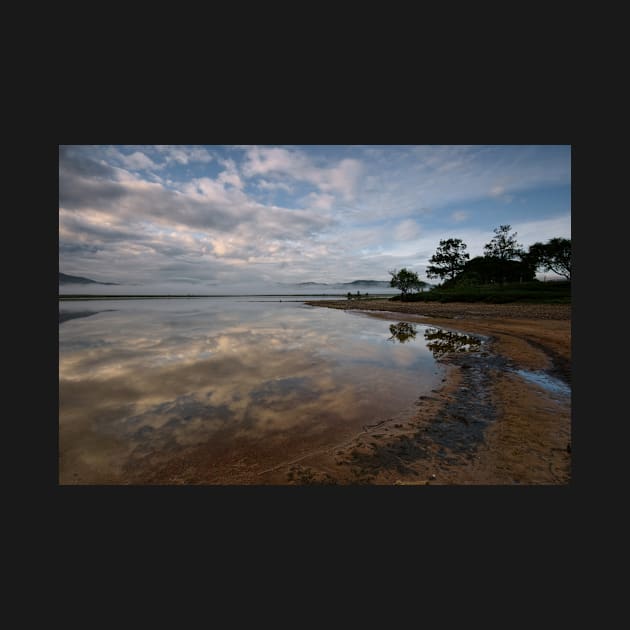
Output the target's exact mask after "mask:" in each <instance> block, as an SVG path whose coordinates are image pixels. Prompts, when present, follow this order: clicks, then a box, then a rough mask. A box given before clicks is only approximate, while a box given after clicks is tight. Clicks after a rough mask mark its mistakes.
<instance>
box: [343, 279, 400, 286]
mask: <svg viewBox="0 0 630 630" xmlns="http://www.w3.org/2000/svg"><path fill="white" fill-rule="evenodd" d="M342 284H343V285H348V286H352V285H356V284H360V285H361V286H362V287H388V286H389V280H353V281H352V282H342Z"/></svg>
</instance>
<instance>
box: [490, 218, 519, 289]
mask: <svg viewBox="0 0 630 630" xmlns="http://www.w3.org/2000/svg"><path fill="white" fill-rule="evenodd" d="M511 229H512V226H511V225H500V226H499V227H498V228H494V230H493V231H494V238H493V239H492V240H491V241H490V242H489V243H487V244H486V245H484V250H485V252H486V258H494V259H495V260H496V261H497V263H498V267H499V269H500V270H501V273H500V279H501V284H503V283H504V282H505V280H506V277H507V267H508V266H509V265H508V263H509V262H510V261H511V260H513V259H514V258H516V257H517V256H519V257H520V256H522V254H523V248H522V246H521V245H519V244H518V243H517V242H516V232H514V233H513V234H510V230H511Z"/></svg>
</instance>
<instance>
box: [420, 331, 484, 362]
mask: <svg viewBox="0 0 630 630" xmlns="http://www.w3.org/2000/svg"><path fill="white" fill-rule="evenodd" d="M424 338H425V339H426V341H427V342H428V343H427V348H429V350H431V352H432V353H433V356H434V357H435V358H437V357H441V356H442V355H443V354H446V353H447V352H475V351H477V350H479V347H480V345H481V342H480V341H479V339H477V338H476V337H472V336H471V335H463V334H461V333H456V332H453V331H450V330H442V329H440V328H427V329H426V331H425V333H424Z"/></svg>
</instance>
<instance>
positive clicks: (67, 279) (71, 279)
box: [59, 271, 118, 284]
mask: <svg viewBox="0 0 630 630" xmlns="http://www.w3.org/2000/svg"><path fill="white" fill-rule="evenodd" d="M59 284H118V283H116V282H97V281H96V280H90V279H89V278H82V277H81V276H69V275H68V274H66V273H61V271H60V272H59Z"/></svg>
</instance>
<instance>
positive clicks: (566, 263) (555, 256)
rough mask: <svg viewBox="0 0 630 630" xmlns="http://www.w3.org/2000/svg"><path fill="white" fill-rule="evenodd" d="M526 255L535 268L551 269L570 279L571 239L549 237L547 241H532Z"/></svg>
mask: <svg viewBox="0 0 630 630" xmlns="http://www.w3.org/2000/svg"><path fill="white" fill-rule="evenodd" d="M528 256H529V257H530V258H531V260H532V261H533V264H534V265H535V266H536V268H539V267H540V268H542V269H543V270H544V271H553V272H554V273H557V274H558V275H559V276H562V277H564V278H566V279H567V280H571V239H570V238H551V239H549V240H548V241H547V243H544V244H543V243H534V244H533V245H530V246H529V252H528Z"/></svg>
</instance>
